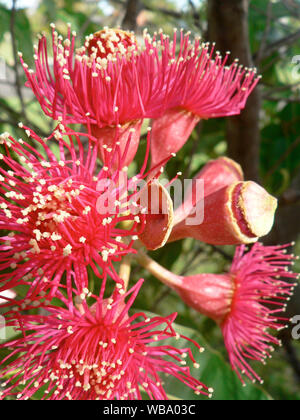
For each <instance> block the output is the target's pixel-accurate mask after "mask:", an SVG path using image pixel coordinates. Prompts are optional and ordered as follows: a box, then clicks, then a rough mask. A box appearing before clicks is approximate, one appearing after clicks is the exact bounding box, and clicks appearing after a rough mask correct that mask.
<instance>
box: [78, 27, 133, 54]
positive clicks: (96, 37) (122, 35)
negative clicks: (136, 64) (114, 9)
mask: <svg viewBox="0 0 300 420" xmlns="http://www.w3.org/2000/svg"><path fill="white" fill-rule="evenodd" d="M85 46H86V48H87V52H88V55H89V56H93V55H94V57H95V58H100V59H107V60H115V59H116V58H117V57H119V56H122V57H123V56H124V57H128V58H129V57H130V56H131V53H132V52H133V51H135V50H136V49H137V41H136V38H135V36H134V35H133V34H132V33H130V32H125V31H122V30H121V29H110V28H104V29H103V30H101V31H99V32H96V33H95V34H93V35H91V36H90V37H88V38H87V40H86V44H85Z"/></svg>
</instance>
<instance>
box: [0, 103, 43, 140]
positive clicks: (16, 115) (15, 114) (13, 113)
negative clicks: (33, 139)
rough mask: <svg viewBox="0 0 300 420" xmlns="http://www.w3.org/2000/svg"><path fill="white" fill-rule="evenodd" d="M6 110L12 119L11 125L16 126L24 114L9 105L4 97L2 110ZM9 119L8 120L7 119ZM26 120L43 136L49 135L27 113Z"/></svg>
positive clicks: (0, 107)
mask: <svg viewBox="0 0 300 420" xmlns="http://www.w3.org/2000/svg"><path fill="white" fill-rule="evenodd" d="M1 109H2V110H4V112H6V114H8V115H9V121H12V123H11V125H13V126H15V125H16V124H17V123H18V122H19V121H20V120H21V119H22V115H20V113H19V112H17V111H15V110H14V109H13V108H12V107H11V106H10V105H8V104H7V103H6V102H5V100H4V99H2V98H0V110H1ZM7 121H8V120H7ZM24 122H25V124H26V125H28V126H31V127H32V129H33V130H34V131H35V132H36V133H37V134H38V135H39V136H41V137H48V135H49V134H47V133H46V132H45V131H43V130H41V128H40V127H39V126H37V125H36V124H35V123H34V122H32V121H30V120H29V119H28V118H27V116H26V115H25V118H24Z"/></svg>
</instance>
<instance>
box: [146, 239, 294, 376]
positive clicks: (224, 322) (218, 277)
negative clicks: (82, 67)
mask: <svg viewBox="0 0 300 420" xmlns="http://www.w3.org/2000/svg"><path fill="white" fill-rule="evenodd" d="M290 245H291V244H288V245H283V246H263V245H262V244H260V243H256V244H255V245H253V247H252V248H251V250H250V251H249V252H247V251H246V247H245V245H242V246H239V247H237V249H236V253H235V257H234V260H233V263H232V266H231V268H230V270H229V273H225V274H197V275H193V276H186V277H182V276H177V275H175V274H173V273H171V272H169V271H168V270H165V269H164V268H162V267H161V266H159V265H158V264H156V263H155V262H154V261H152V260H151V259H150V258H149V257H146V256H145V255H142V254H140V255H139V256H138V260H139V262H140V263H141V264H142V265H143V266H144V267H146V268H147V269H148V270H149V271H150V272H151V273H152V274H154V275H155V276H156V277H157V278H159V279H160V280H161V281H162V282H163V283H165V284H167V285H168V286H170V287H171V288H173V289H174V290H175V291H176V292H177V293H178V294H179V295H180V297H181V298H182V300H183V301H184V302H185V303H186V304H188V305H189V306H191V307H192V308H194V309H196V310H197V311H198V312H200V313H201V314H203V315H205V316H207V317H209V318H212V319H213V320H214V321H215V322H216V323H217V324H218V325H219V326H220V328H221V330H222V333H223V336H224V341H225V346H226V348H227V351H228V355H229V359H230V363H231V366H232V368H233V370H234V371H235V372H236V373H237V375H238V376H239V378H240V379H241V381H242V382H243V383H244V380H243V378H242V374H245V375H246V377H248V378H249V379H250V380H252V381H254V382H255V381H256V380H258V381H262V380H261V378H260V377H259V376H258V375H257V373H256V372H255V371H254V369H253V368H252V367H251V366H250V364H249V361H258V362H262V363H265V361H266V359H268V358H269V357H271V353H272V351H273V350H274V348H273V346H274V345H280V341H279V339H278V338H276V336H274V335H273V334H271V332H269V330H273V331H280V330H281V329H282V328H285V327H286V325H287V323H288V321H289V320H288V319H286V318H284V317H283V312H284V311H285V308H286V302H287V301H288V300H289V298H290V296H292V294H293V289H294V287H295V286H296V285H297V283H295V282H294V281H295V279H297V278H299V276H298V274H295V273H293V272H291V271H289V266H290V265H292V264H293V261H294V260H295V259H296V258H297V257H295V256H294V255H289V254H288V253H287V248H288V247H289V246H290Z"/></svg>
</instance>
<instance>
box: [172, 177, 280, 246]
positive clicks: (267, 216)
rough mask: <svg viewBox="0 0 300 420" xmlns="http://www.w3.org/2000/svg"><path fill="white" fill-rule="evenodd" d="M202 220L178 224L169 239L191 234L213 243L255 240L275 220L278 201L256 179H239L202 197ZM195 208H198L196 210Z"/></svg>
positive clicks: (268, 228)
mask: <svg viewBox="0 0 300 420" xmlns="http://www.w3.org/2000/svg"><path fill="white" fill-rule="evenodd" d="M198 204H202V205H203V206H204V219H203V223H201V224H197V225H190V224H187V223H186V219H184V220H182V221H181V222H180V223H179V224H177V225H176V226H175V227H174V229H173V231H172V234H171V236H170V242H173V241H176V240H179V239H183V238H187V237H191V238H194V239H198V240H200V241H202V242H206V243H208V244H213V245H237V244H242V243H244V244H247V243H253V242H256V241H257V240H258V238H259V237H261V236H265V235H267V234H268V233H269V232H270V230H271V228H272V226H273V223H274V214H275V211H276V208H277V200H276V198H274V197H272V196H271V195H270V194H268V193H267V191H266V190H265V189H264V188H262V187H261V186H259V185H258V184H256V183H255V182H252V181H248V182H238V183H234V184H231V185H229V186H227V187H224V188H222V189H220V190H218V191H216V192H214V193H213V194H210V195H208V196H206V197H205V198H204V199H203V202H202V203H198ZM193 211H195V210H193Z"/></svg>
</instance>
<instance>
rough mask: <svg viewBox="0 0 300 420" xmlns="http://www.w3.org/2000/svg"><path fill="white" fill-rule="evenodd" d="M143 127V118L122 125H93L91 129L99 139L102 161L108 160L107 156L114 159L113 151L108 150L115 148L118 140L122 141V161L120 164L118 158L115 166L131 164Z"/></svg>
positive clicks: (98, 144)
mask: <svg viewBox="0 0 300 420" xmlns="http://www.w3.org/2000/svg"><path fill="white" fill-rule="evenodd" d="M141 127H142V120H138V121H134V122H131V123H127V124H123V125H121V126H120V127H116V126H106V127H102V128H100V127H98V126H97V125H93V126H92V127H91V131H92V134H93V136H94V137H96V139H97V146H98V150H99V157H100V159H101V160H102V162H107V158H109V160H110V159H112V157H113V155H114V153H113V152H112V151H111V152H108V150H109V149H112V150H114V147H115V145H116V143H117V142H118V143H120V152H121V163H120V164H119V162H118V161H117V159H116V160H115V163H114V164H113V167H115V168H116V167H118V168H119V169H121V168H122V167H124V166H129V165H130V164H131V162H132V161H133V159H134V157H135V155H136V152H137V149H138V146H139V143H140V134H141ZM108 153H110V155H108Z"/></svg>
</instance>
